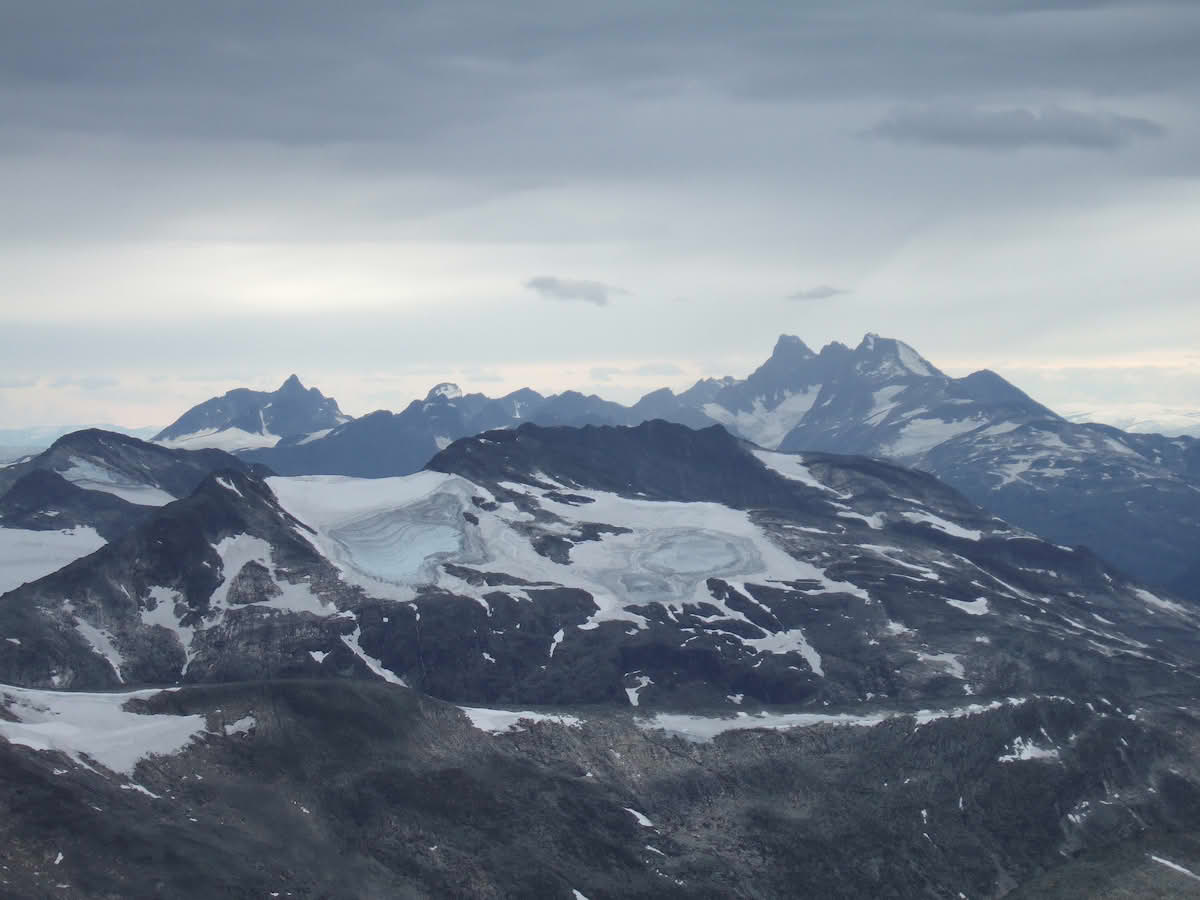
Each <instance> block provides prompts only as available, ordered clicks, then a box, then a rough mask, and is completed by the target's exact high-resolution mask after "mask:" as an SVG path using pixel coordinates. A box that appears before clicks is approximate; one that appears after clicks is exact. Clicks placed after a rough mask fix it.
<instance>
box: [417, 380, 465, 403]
mask: <svg viewBox="0 0 1200 900" xmlns="http://www.w3.org/2000/svg"><path fill="white" fill-rule="evenodd" d="M462 395H463V392H462V388H460V387H459V386H458V385H457V384H455V383H454V382H452V381H443V382H442V383H441V384H435V385H434V386H433V387H432V388H430V389H429V393H428V394H426V395H425V402H426V403H432V402H433V401H435V400H457V399H459V398H460V397H462Z"/></svg>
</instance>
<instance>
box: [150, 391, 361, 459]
mask: <svg viewBox="0 0 1200 900" xmlns="http://www.w3.org/2000/svg"><path fill="white" fill-rule="evenodd" d="M347 421H349V417H348V416H345V415H343V414H342V411H341V410H340V409H338V405H337V401H336V400H334V399H333V398H332V397H326V396H325V395H324V394H322V393H321V392H320V391H319V390H317V389H316V388H315V387H314V388H307V389H306V388H305V387H304V385H303V384H301V383H300V379H299V378H297V377H296V376H295V375H292V376H290V377H289V378H288V379H287V380H286V381H285V382H284V383H283V384H282V385H280V387H279V389H278V390H276V391H252V390H249V389H247V388H237V389H235V390H232V391H229V392H228V393H226V394H224V395H223V396H220V397H213V398H212V399H211V400H206V401H204V402H203V403H201V404H199V405H197V406H193V407H192V408H191V409H189V410H188V411H187V412H186V413H184V414H183V415H182V416H180V417H179V418H178V419H176V420H175V421H174V422H173V423H171V424H170V425H168V426H167V427H166V428H164V429H163V430H162V431H160V432H159V433H158V434H157V435H155V436H154V440H155V441H157V442H159V443H162V444H165V445H167V446H171V447H183V448H187V449H192V450H195V449H200V448H203V447H215V448H218V449H222V450H241V449H247V448H251V447H264V446H265V447H270V446H274V445H275V444H276V443H278V441H279V440H280V438H283V437H293V438H296V439H303V438H304V437H305V436H308V435H312V434H314V433H321V432H326V431H328V430H329V429H332V428H336V427H337V426H338V425H341V424H342V423H344V422H347Z"/></svg>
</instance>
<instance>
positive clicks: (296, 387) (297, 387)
mask: <svg viewBox="0 0 1200 900" xmlns="http://www.w3.org/2000/svg"><path fill="white" fill-rule="evenodd" d="M303 390H305V387H304V385H303V383H301V381H300V376H299V375H297V374H296V373H295V372H293V373H292V374H291V375H289V376H288V377H287V379H286V380H285V381H284V382H283V384H281V385H280V386H279V390H278V391H276V393H283V392H284V391H303ZM318 393H319V392H318Z"/></svg>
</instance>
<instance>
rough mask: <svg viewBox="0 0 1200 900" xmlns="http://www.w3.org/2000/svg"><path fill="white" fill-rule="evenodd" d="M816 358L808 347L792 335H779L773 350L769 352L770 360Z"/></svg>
mask: <svg viewBox="0 0 1200 900" xmlns="http://www.w3.org/2000/svg"><path fill="white" fill-rule="evenodd" d="M814 356H816V354H815V353H813V352H812V350H810V349H809V347H808V345H807V344H806V343H804V341H802V340H800V338H798V337H796V336H795V335H794V334H781V335H780V336H779V340H777V341H776V342H775V349H774V350H772V351H771V358H772V359H776V358H785V359H787V360H789V361H790V360H805V359H812V358H813V357H814Z"/></svg>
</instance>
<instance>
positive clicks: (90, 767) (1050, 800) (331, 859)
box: [0, 391, 1200, 898]
mask: <svg viewBox="0 0 1200 900" xmlns="http://www.w3.org/2000/svg"><path fill="white" fill-rule="evenodd" d="M449 393H451V392H449V391H446V392H444V393H443V394H442V395H441V396H446V395H447V394H449ZM459 399H461V398H459ZM431 402H432V401H431ZM60 480H61V479H60ZM53 484H54V485H55V486H57V487H59V488H61V485H59V484H58V482H57V481H53ZM67 499H70V498H69V497H68V498H67ZM1198 636H1200V610H1197V608H1196V607H1195V606H1194V605H1193V604H1190V603H1188V602H1187V601H1184V600H1180V599H1178V598H1175V597H1172V596H1169V595H1167V594H1165V593H1163V592H1159V591H1150V590H1147V589H1146V588H1145V587H1143V586H1141V585H1139V584H1137V583H1134V582H1131V581H1129V580H1128V579H1127V578H1125V577H1124V576H1122V575H1121V574H1120V573H1119V572H1117V571H1115V570H1114V569H1112V568H1110V567H1109V566H1108V565H1107V564H1105V563H1104V562H1102V561H1101V560H1100V559H1098V558H1097V557H1095V556H1093V555H1092V554H1090V553H1089V552H1087V551H1085V550H1080V549H1068V548H1065V547H1060V546H1056V545H1054V544H1050V543H1046V542H1044V541H1042V540H1040V539H1038V538H1036V537H1034V536H1032V535H1030V534H1028V533H1026V532H1023V531H1021V530H1019V529H1016V528H1014V527H1012V526H1010V525H1008V524H1006V523H1005V522H1003V521H1001V520H999V519H996V518H995V517H993V516H992V515H990V514H989V513H986V512H984V511H983V510H981V509H980V508H978V507H977V506H974V505H973V504H971V503H970V502H969V501H968V500H966V499H965V498H964V497H963V496H962V495H961V494H959V493H958V492H956V491H955V490H953V489H952V488H949V487H947V486H946V485H945V484H943V483H942V482H940V481H938V480H937V479H936V478H934V477H933V476H931V475H928V474H924V473H921V472H916V471H913V470H909V469H905V468H902V467H899V466H896V465H894V464H890V463H886V462H882V461H879V460H874V459H868V458H863V457H845V456H838V455H833V454H828V453H804V454H788V453H779V452H773V451H766V450H763V449H762V448H759V447H756V446H754V445H752V444H748V443H747V442H745V441H742V440H740V439H738V438H735V437H733V436H732V435H730V434H729V433H728V432H727V431H726V430H725V429H724V428H720V427H710V428H707V429H703V430H699V431H694V430H691V429H688V428H685V427H683V426H680V425H677V424H672V423H667V422H663V421H652V422H648V423H645V424H643V425H640V426H638V427H636V428H626V427H611V426H602V427H596V426H589V427H585V428H558V427H555V428H544V427H540V426H536V425H531V424H526V425H523V426H521V427H518V428H515V429H504V430H497V431H490V432H485V433H484V434H481V435H479V436H478V437H475V438H470V439H464V440H460V441H457V442H455V443H453V444H451V445H450V446H448V447H447V448H446V449H445V450H443V451H442V452H440V453H439V454H438V455H437V456H436V457H435V458H434V460H433V461H432V462H431V464H430V465H429V467H428V468H427V469H426V470H424V471H422V472H419V473H416V474H414V475H411V476H407V477H402V478H386V479H354V478H345V477H337V476H308V477H267V478H264V477H260V475H259V474H256V473H254V472H251V471H244V470H243V471H239V470H237V469H234V468H230V469H227V470H223V471H218V472H215V473H211V474H209V475H208V476H206V477H205V478H204V479H203V481H202V482H201V483H200V484H199V485H198V486H197V487H196V489H195V490H194V491H193V492H192V493H191V494H190V495H189V496H187V497H186V498H184V499H182V500H179V501H177V502H173V503H170V504H168V505H165V506H163V507H161V508H152V509H151V510H150V513H149V515H148V516H147V517H146V518H145V519H144V520H143V521H141V522H140V523H139V524H136V525H134V526H133V527H131V528H130V529H129V530H127V531H125V532H124V533H123V534H120V535H119V536H117V537H116V538H115V539H114V540H112V541H110V542H109V543H108V544H107V545H106V546H104V547H102V548H101V549H99V550H97V551H96V552H95V553H93V554H91V555H89V556H86V557H84V558H82V559H79V560H77V561H75V562H73V563H71V564H70V565H68V566H66V567H65V568H63V569H62V570H60V571H58V572H56V573H54V574H52V575H50V576H47V577H45V578H42V579H40V580H38V581H36V582H33V583H31V584H27V585H25V586H23V587H20V588H18V589H17V590H14V591H11V592H9V593H7V594H5V595H3V596H2V597H0V682H3V683H5V684H7V685H12V686H8V687H5V686H0V773H3V774H2V776H0V810H3V811H4V815H3V816H2V817H0V822H3V826H0V828H3V829H5V832H4V833H5V837H6V839H7V842H6V847H8V850H7V852H6V858H5V862H6V865H7V866H8V868H7V869H6V870H5V871H4V873H3V875H4V878H5V879H6V880H7V881H8V883H9V886H10V887H11V889H12V890H13V891H14V892H16V893H17V894H18V895H24V896H37V895H40V894H46V893H49V892H51V890H52V889H54V885H56V884H67V885H69V888H68V889H57V890H60V891H61V890H67V891H68V893H69V891H75V892H76V893H77V894H79V895H82V896H132V897H138V896H162V895H171V896H185V897H186V896H197V897H201V896H213V895H214V894H220V893H232V894H245V895H261V894H262V893H264V892H265V893H267V894H271V893H279V894H280V895H281V896H282V895H286V893H288V892H291V893H292V894H293V896H339V897H340V896H346V897H352V896H430V895H434V896H464V897H494V896H550V897H555V896H562V897H572V896H577V895H583V896H586V897H591V898H596V897H618V896H620V897H627V896H634V897H637V896H642V897H664V896H667V897H670V896H679V897H683V896H689V897H690V896H712V897H718V896H719V897H729V896H734V897H739V896H741V897H763V896H786V895H796V894H800V895H807V896H823V897H824V896H828V897H840V896H845V897H861V896H896V897H912V896H957V894H958V893H962V894H964V895H966V896H972V897H975V896H1001V895H1004V894H1005V893H1007V892H1010V891H1012V890H1013V889H1014V888H1021V889H1024V890H1026V891H1027V892H1029V893H1027V894H1026V896H1039V894H1038V893H1037V891H1038V890H1039V887H1038V885H1039V883H1045V879H1046V878H1048V877H1051V876H1054V875H1055V874H1056V873H1058V872H1059V871H1060V869H1061V867H1062V866H1063V865H1064V863H1067V862H1068V861H1069V860H1072V859H1075V858H1076V857H1077V858H1078V864H1079V865H1081V866H1083V865H1092V864H1091V863H1089V862H1088V861H1089V860H1092V859H1096V860H1099V861H1100V862H1099V863H1098V864H1099V865H1101V866H1102V867H1103V871H1104V873H1105V878H1106V879H1108V880H1110V881H1112V882H1113V883H1121V884H1132V885H1141V886H1144V887H1147V888H1148V889H1149V890H1152V891H1158V892H1159V895H1161V896H1173V895H1172V894H1171V890H1172V886H1173V885H1175V886H1176V887H1177V888H1178V890H1177V892H1176V893H1175V894H1174V896H1181V897H1182V896H1186V894H1185V893H1184V891H1186V890H1190V889H1191V884H1190V882H1189V881H1188V879H1186V878H1183V877H1181V876H1180V874H1179V873H1178V872H1177V871H1176V870H1174V869H1171V868H1168V867H1167V866H1165V865H1163V864H1161V863H1158V862H1155V861H1154V858H1159V859H1165V860H1168V861H1170V862H1172V863H1173V864H1175V865H1178V866H1182V867H1184V868H1188V867H1191V869H1192V870H1193V871H1194V870H1195V869H1196V866H1197V862H1198V861H1200V852H1198V851H1197V850H1196V847H1195V846H1194V845H1193V844H1192V843H1189V835H1193V836H1194V835H1197V834H1200V768H1198V767H1197V763H1196V760H1197V759H1198V758H1200V757H1198V756H1197V754H1196V752H1195V748H1196V747H1197V746H1198V745H1200V715H1198V714H1197V711H1196V709H1194V707H1195V706H1196V699H1195V698H1196V696H1197V687H1196V684H1197V676H1198V675H1200V671H1198V670H1197V654H1196V652H1195V650H1196V647H1197V638H1198ZM164 683H167V684H178V685H180V687H179V689H178V690H174V691H168V692H164V691H160V690H157V689H154V688H150V689H143V690H140V691H131V690H130V688H134V687H139V686H161V685H162V684H164ZM16 685H20V687H17V686H16ZM55 688H72V689H77V690H84V689H87V690H96V689H104V690H117V691H125V693H92V694H89V693H72V692H64V691H61V690H54V689H55ZM451 703H453V704H462V705H463V706H462V707H456V706H454V705H450V704H451ZM494 704H500V705H513V704H519V705H520V709H518V710H516V711H509V710H504V709H496V708H494V706H493V705H494ZM548 705H551V706H554V707H556V708H555V709H553V710H548V709H546V708H545V707H546V706H548ZM529 706H534V707H540V709H537V710H534V711H530V710H529V709H528V707H529ZM129 847H138V848H139V852H138V853H136V854H135V853H130V852H129V850H128V848H129ZM1114 848H1115V849H1114ZM1126 848H1132V849H1128V850H1127V849H1126ZM59 853H61V854H63V855H62V856H61V857H60V856H58V854H59ZM214 858H220V859H221V860H222V864H221V865H220V866H213V865H212V860H213V859H214ZM1087 871H1090V870H1085V874H1086V872H1087ZM1176 878H1178V879H1179V883H1178V885H1176V884H1175V882H1174V881H1173V880H1172V879H1176ZM1122 879H1124V880H1123V881H1122ZM1091 883H1094V882H1091ZM1079 884H1081V885H1087V884H1089V882H1088V881H1087V880H1086V879H1085V878H1082V877H1081V878H1080V880H1079ZM1053 885H1054V888H1055V890H1054V892H1053V893H1052V894H1050V895H1053V896H1071V893H1070V890H1069V889H1068V890H1065V891H1064V890H1062V889H1061V885H1062V882H1061V881H1060V882H1054V883H1053ZM1076 895H1077V896H1101V894H1098V893H1097V892H1096V891H1094V890H1090V889H1089V890H1080V891H1079V892H1077V894H1076Z"/></svg>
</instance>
